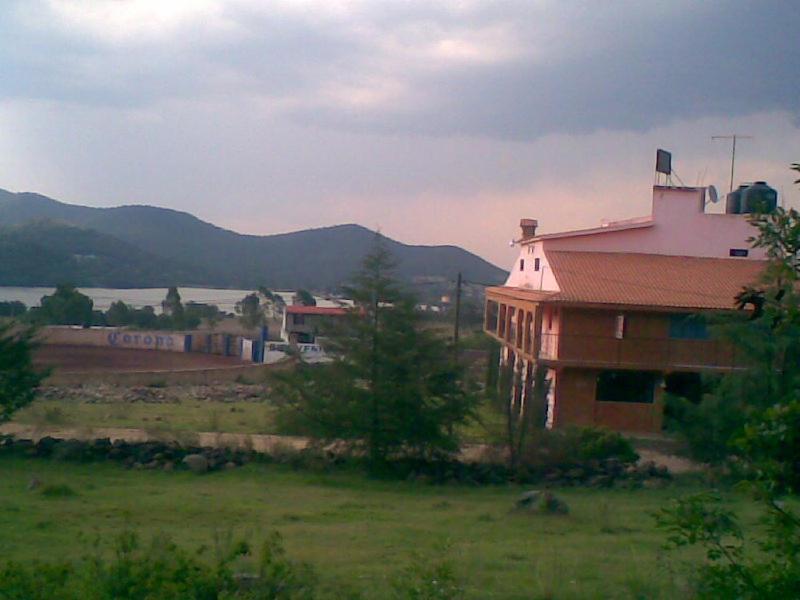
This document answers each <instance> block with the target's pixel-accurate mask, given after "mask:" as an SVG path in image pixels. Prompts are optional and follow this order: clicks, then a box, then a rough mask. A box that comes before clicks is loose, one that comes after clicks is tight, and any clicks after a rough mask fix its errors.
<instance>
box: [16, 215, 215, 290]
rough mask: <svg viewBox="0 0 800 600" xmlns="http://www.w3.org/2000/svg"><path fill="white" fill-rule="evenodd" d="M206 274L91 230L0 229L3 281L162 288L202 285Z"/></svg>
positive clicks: (53, 225) (50, 225)
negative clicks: (184, 283) (179, 282)
mask: <svg viewBox="0 0 800 600" xmlns="http://www.w3.org/2000/svg"><path fill="white" fill-rule="evenodd" d="M203 277H204V275H203V273H202V272H200V271H199V270H197V269H195V268H194V267H186V266H181V265H178V264H177V263H175V262H174V261H170V260H166V259H163V258H161V257H159V256H156V255H154V254H150V253H149V252H145V251H143V250H140V249H139V248H137V247H136V246H133V245H131V244H128V243H126V242H123V241H120V240H118V239H117V238H115V237H111V236H109V235H103V234H101V233H98V232H96V231H93V230H91V229H81V228H79V227H75V226H72V225H66V224H63V223H57V222H53V221H41V220H37V221H32V222H30V223H27V224H24V225H13V226H10V227H0V282H1V284H2V285H15V286H39V285H47V286H52V285H56V284H57V283H61V282H75V283H76V284H78V285H82V286H85V287H112V288H114V287H118V288H130V287H163V286H169V285H173V283H174V282H175V281H181V282H186V283H195V284H200V283H202V281H203Z"/></svg>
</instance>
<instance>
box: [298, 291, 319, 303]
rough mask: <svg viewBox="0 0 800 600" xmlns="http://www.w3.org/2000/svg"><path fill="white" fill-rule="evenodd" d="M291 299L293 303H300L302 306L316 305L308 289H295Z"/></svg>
mask: <svg viewBox="0 0 800 600" xmlns="http://www.w3.org/2000/svg"><path fill="white" fill-rule="evenodd" d="M293 300H294V302H295V304H302V305H303V306H316V305H317V301H316V300H315V299H314V296H313V295H312V294H311V292H309V291H308V290H297V291H296V292H295V294H294V297H293Z"/></svg>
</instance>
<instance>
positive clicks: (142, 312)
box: [131, 306, 158, 329]
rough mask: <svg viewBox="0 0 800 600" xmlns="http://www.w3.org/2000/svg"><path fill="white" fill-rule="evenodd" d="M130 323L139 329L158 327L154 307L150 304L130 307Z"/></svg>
mask: <svg viewBox="0 0 800 600" xmlns="http://www.w3.org/2000/svg"><path fill="white" fill-rule="evenodd" d="M131 324H132V325H133V326H134V327H138V328H139V329H155V328H156V327H158V316H157V315H156V311H155V309H154V308H153V307H152V306H143V307H142V308H140V309H132V311H131Z"/></svg>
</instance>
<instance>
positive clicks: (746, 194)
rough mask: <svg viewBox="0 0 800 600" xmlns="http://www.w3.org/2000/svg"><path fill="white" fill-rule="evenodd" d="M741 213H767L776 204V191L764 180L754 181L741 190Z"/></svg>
mask: <svg viewBox="0 0 800 600" xmlns="http://www.w3.org/2000/svg"><path fill="white" fill-rule="evenodd" d="M741 202H742V203H741V212H742V213H748V214H749V213H755V212H762V213H768V212H772V211H773V210H775V207H777V206H778V192H777V191H775V190H774V189H773V188H771V187H769V186H768V185H767V182H766V181H756V182H755V183H754V184H753V185H751V186H750V187H748V188H746V189H744V190H742V200H741Z"/></svg>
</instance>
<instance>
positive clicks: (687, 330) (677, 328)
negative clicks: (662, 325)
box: [669, 314, 710, 340]
mask: <svg viewBox="0 0 800 600" xmlns="http://www.w3.org/2000/svg"><path fill="white" fill-rule="evenodd" d="M669 337H670V338H672V339H674V340H707V339H708V338H709V337H710V334H709V332H708V325H707V323H706V320H705V319H704V318H703V315H687V314H682V315H670V317H669Z"/></svg>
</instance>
